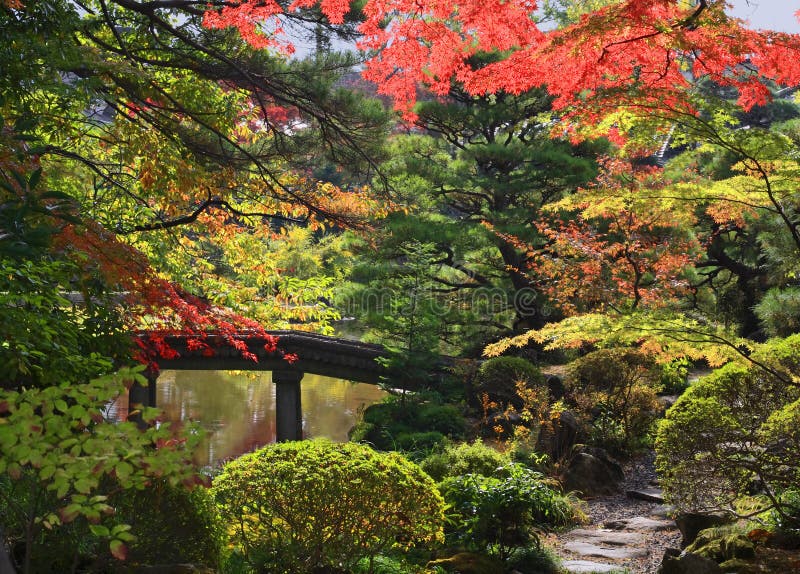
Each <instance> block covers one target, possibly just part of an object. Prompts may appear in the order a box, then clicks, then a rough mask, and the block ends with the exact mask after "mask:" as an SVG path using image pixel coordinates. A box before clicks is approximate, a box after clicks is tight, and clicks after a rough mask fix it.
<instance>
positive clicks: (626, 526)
mask: <svg viewBox="0 0 800 574" xmlns="http://www.w3.org/2000/svg"><path fill="white" fill-rule="evenodd" d="M603 526H605V528H611V529H612V530H631V531H633V532H661V531H662V530H674V529H676V528H677V527H676V526H675V522H674V521H672V520H653V519H652V518H645V517H644V516H635V517H634V518H625V519H623V520H614V521H612V522H606V523H605V524H604V525H603Z"/></svg>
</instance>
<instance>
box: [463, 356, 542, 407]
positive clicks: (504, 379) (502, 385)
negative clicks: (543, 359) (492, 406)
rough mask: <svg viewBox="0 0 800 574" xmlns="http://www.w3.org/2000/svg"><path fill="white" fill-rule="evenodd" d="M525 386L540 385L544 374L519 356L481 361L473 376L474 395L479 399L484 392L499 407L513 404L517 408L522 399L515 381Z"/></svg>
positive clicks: (520, 404)
mask: <svg viewBox="0 0 800 574" xmlns="http://www.w3.org/2000/svg"><path fill="white" fill-rule="evenodd" d="M518 381H523V382H524V383H525V385H526V386H527V387H541V386H543V385H544V384H545V380H544V376H543V375H542V373H541V371H539V369H538V367H536V365H534V364H533V363H531V362H529V361H526V360H525V359H522V358H520V357H494V358H492V359H489V360H488V361H486V362H485V363H483V364H482V365H481V367H480V369H478V374H477V375H476V377H475V389H474V397H475V398H476V399H477V400H478V401H481V397H482V396H483V395H484V394H485V395H487V396H488V399H489V401H491V402H494V403H497V404H498V405H499V406H500V407H505V406H507V405H513V406H514V407H515V408H517V409H519V408H521V407H522V400H521V399H520V397H519V394H518V392H517V382H518Z"/></svg>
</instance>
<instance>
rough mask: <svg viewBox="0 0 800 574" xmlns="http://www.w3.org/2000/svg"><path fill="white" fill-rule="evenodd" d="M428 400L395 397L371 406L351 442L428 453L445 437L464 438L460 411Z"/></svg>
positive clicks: (418, 397) (353, 432)
mask: <svg viewBox="0 0 800 574" xmlns="http://www.w3.org/2000/svg"><path fill="white" fill-rule="evenodd" d="M426 397H427V395H426V396H419V395H414V396H409V397H406V398H405V399H403V398H401V397H396V396H392V397H388V398H387V399H385V400H384V401H383V402H381V403H378V404H375V405H371V406H369V407H367V409H366V410H365V411H364V416H363V420H362V421H361V422H360V423H358V424H356V425H355V426H354V427H353V429H352V430H351V432H350V440H352V441H354V442H366V443H369V444H371V445H373V446H374V447H375V448H377V449H379V450H404V451H409V452H424V453H427V452H429V451H430V450H432V449H433V448H434V447H436V446H437V445H439V444H441V443H442V442H443V441H444V438H445V437H449V438H451V439H459V438H462V437H463V436H464V431H465V428H466V422H465V420H464V416H463V415H462V414H461V411H460V409H459V408H458V407H456V406H454V405H442V404H439V403H437V402H435V401H433V400H427V398H426Z"/></svg>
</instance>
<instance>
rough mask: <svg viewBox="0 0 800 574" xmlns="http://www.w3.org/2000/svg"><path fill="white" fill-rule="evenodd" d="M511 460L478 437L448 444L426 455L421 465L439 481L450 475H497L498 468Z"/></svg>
mask: <svg viewBox="0 0 800 574" xmlns="http://www.w3.org/2000/svg"><path fill="white" fill-rule="evenodd" d="M510 462H511V461H510V460H509V457H508V456H506V455H505V454H503V453H501V452H498V451H497V450H495V449H493V448H492V447H490V446H486V445H485V444H483V442H482V441H481V440H480V439H478V440H476V441H475V442H474V443H471V444H470V443H466V442H464V443H461V444H458V445H452V444H448V445H447V446H445V448H444V450H443V451H442V452H437V453H434V454H431V455H429V456H428V457H426V458H425V459H424V460H422V462H420V466H421V467H422V470H424V471H425V472H427V473H428V474H429V475H431V477H433V479H434V480H435V481H437V482H441V481H442V480H443V479H444V478H446V477H449V476H460V475H462V474H480V475H481V476H496V475H497V473H498V470H499V469H501V468H503V467H505V466H506V465H508V464H509V463H510Z"/></svg>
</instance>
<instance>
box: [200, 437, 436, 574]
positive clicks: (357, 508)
mask: <svg viewBox="0 0 800 574" xmlns="http://www.w3.org/2000/svg"><path fill="white" fill-rule="evenodd" d="M212 492H213V494H214V496H215V497H216V499H217V502H218V505H219V508H220V512H221V514H222V516H223V518H224V519H225V520H226V522H227V524H228V527H229V528H230V529H231V532H232V536H233V539H234V542H235V543H236V544H237V545H238V546H239V547H240V548H241V552H242V554H243V556H244V559H245V561H246V562H247V563H248V564H249V565H250V566H251V567H253V568H255V569H257V570H259V571H268V572H275V573H290V572H291V573H297V574H300V573H306V572H314V571H325V569H333V570H334V571H338V570H336V569H352V568H354V567H355V565H356V564H357V563H358V562H359V560H361V559H363V558H372V557H375V556H378V555H379V554H381V553H383V552H385V551H387V550H389V549H392V548H393V549H396V550H404V549H409V548H411V547H413V546H414V545H417V544H430V543H432V542H435V541H439V540H441V539H442V525H443V522H444V514H443V504H444V503H443V501H442V498H441V496H440V495H439V492H438V490H437V489H436V485H435V484H434V482H433V480H432V479H431V478H430V477H429V476H428V475H426V474H425V473H424V472H422V470H421V469H420V468H419V467H418V466H417V465H416V464H414V463H412V462H410V461H409V460H407V459H406V458H404V457H402V456H401V455H399V454H397V453H380V452H376V451H374V450H372V449H371V448H369V447H367V446H364V445H360V444H354V443H345V444H334V443H331V442H329V441H322V440H315V441H301V442H289V443H281V444H275V445H270V446H267V447H265V448H263V449H261V450H258V451H256V452H254V453H251V454H247V455H244V456H242V457H240V458H238V459H236V460H234V461H233V462H230V463H229V464H227V465H226V466H225V467H224V469H223V470H222V473H221V474H220V475H219V476H217V477H216V479H215V480H214V484H213V486H212Z"/></svg>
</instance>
